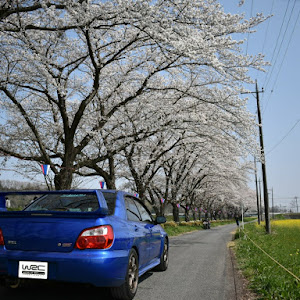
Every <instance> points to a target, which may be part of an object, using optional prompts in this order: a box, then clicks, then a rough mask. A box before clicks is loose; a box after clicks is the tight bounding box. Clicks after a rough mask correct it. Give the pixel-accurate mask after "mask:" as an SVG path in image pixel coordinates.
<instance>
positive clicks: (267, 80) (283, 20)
mask: <svg viewBox="0 0 300 300" xmlns="http://www.w3.org/2000/svg"><path fill="white" fill-rule="evenodd" d="M295 1H296V0H295ZM289 5H290V0H289V1H288V3H287V5H286V9H285V13H284V16H283V19H282V22H281V26H280V30H279V33H278V36H277V40H276V44H275V47H274V50H273V53H272V58H271V65H272V67H271V71H270V72H269V73H268V74H269V76H267V77H266V80H265V82H264V84H263V86H264V87H265V88H266V87H267V85H268V84H269V81H270V79H271V77H272V73H273V70H274V66H275V63H276V62H275V63H274V64H273V60H274V56H275V52H276V50H277V46H278V42H279V39H280V36H281V32H282V29H283V25H284V23H285V19H286V15H287V12H288V8H289ZM291 13H292V11H291ZM283 39H284V36H283ZM279 52H280V49H279V51H278V53H279Z"/></svg>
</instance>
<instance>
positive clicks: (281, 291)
mask: <svg viewBox="0 0 300 300" xmlns="http://www.w3.org/2000/svg"><path fill="white" fill-rule="evenodd" d="M263 225H264V224H262V225H258V224H257V223H250V224H246V226H245V233H246V235H247V236H248V237H249V238H250V239H251V240H252V241H253V242H254V243H256V244H257V245H258V246H259V247H261V248H262V249H263V250H264V251H266V252H267V253H268V254H269V255H270V256H271V257H273V258H274V259H275V260H276V261H278V262H279V263H280V264H281V265H283V266H284V267H285V268H287V269H288V270H289V271H290V272H292V273H293V274H295V275H296V276H297V277H298V278H299V277H300V220H275V221H272V222H271V231H272V234H266V233H265V227H264V226H263ZM253 242H251V241H250V240H249V239H248V238H247V237H245V234H244V233H241V235H240V238H239V239H238V240H236V256H237V260H238V264H239V267H240V268H241V269H242V271H243V273H244V275H245V276H246V278H247V279H248V280H249V282H250V288H252V289H253V290H254V291H255V292H256V293H257V294H258V295H260V297H261V298H260V299H289V300H292V299H295V300H296V299H300V282H299V281H298V280H297V279H296V278H295V277H293V276H292V275H291V274H289V273H288V272H287V271H286V270H284V269H283V268H282V267H280V266H279V265H278V264H276V263H275V262H274V261H273V260H272V259H271V258H269V257H268V256H267V255H266V254H264V253H263V252H262V251H261V250H260V249H259V248H258V247H257V246H255V245H254V243H253Z"/></svg>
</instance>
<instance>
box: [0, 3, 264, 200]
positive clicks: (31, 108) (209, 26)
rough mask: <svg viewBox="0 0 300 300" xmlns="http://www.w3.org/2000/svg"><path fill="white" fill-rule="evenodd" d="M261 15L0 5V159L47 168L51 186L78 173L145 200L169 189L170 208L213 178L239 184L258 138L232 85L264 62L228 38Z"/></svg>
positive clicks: (208, 9)
mask: <svg viewBox="0 0 300 300" xmlns="http://www.w3.org/2000/svg"><path fill="white" fill-rule="evenodd" d="M264 20H265V17H263V16H262V15H259V14H258V15H257V16H256V17H253V18H251V19H250V20H246V19H245V18H244V16H243V15H232V14H228V13H225V12H224V10H223V8H222V6H221V5H220V4H219V3H218V2H217V1H215V0H205V1H204V0H192V1H191V0H180V1H179V0H174V1H166V0H158V1H150V0H126V1H125V0H123V1H122V0H111V1H101V0H91V1H88V0H81V1H80V0H76V1H75V0H64V1H62V0H53V1H48V0H37V1H33V0H32V1H31V0H15V1H14V0H12V1H9V2H6V3H5V4H3V5H1V7H0V45H1V47H0V95H1V97H0V105H1V116H2V120H3V121H2V122H1V123H0V155H1V156H2V157H4V158H8V157H14V158H17V159H19V161H20V162H21V166H22V167H23V168H24V169H25V170H27V171H30V172H34V171H35V170H36V168H37V165H38V164H48V165H50V168H51V172H52V173H51V174H53V184H54V186H55V188H56V189H69V188H71V187H72V182H73V178H74V175H76V174H77V175H79V176H101V177H103V178H104V180H105V181H106V183H107V186H108V187H109V188H115V185H116V179H117V178H123V179H124V180H126V182H128V184H129V185H130V187H131V188H132V189H133V190H135V191H137V192H138V193H140V194H141V195H142V197H145V198H147V199H148V200H149V199H151V198H153V197H154V195H156V196H157V195H158V194H159V193H164V194H166V193H167V194H168V195H172V197H173V198H172V201H173V202H174V203H176V201H177V197H178V196H179V195H181V197H182V195H186V196H187V195H192V193H193V192H194V191H196V190H198V194H197V197H201V195H202V196H203V195H204V194H203V193H202V191H203V189H205V187H206V190H207V189H208V186H209V182H213V180H211V178H215V179H214V181H215V182H218V183H219V184H221V183H223V186H224V185H225V186H227V187H229V185H228V184H227V183H228V182H229V181H230V182H231V184H235V183H233V181H234V180H231V179H232V178H238V177H239V178H242V180H241V181H244V177H245V173H246V172H245V169H244V166H245V164H244V163H243V160H245V159H246V158H247V155H248V154H249V153H251V152H252V153H254V152H256V151H257V145H256V142H255V134H256V123H255V119H254V117H253V116H252V115H251V114H250V113H249V112H248V110H247V106H246V101H245V100H242V99H241V98H240V92H241V91H242V90H243V86H242V84H243V83H245V82H251V78H250V77H249V73H248V72H249V69H251V68H255V69H258V70H261V69H262V68H263V66H264V64H265V62H264V61H263V57H262V55H257V56H249V55H244V54H243V53H242V51H241V49H240V45H241V44H242V43H243V40H237V39H234V38H233V37H234V36H237V35H236V34H242V33H247V32H251V30H252V29H253V28H254V27H255V26H256V25H258V24H259V23H261V22H263V21H264ZM3 161H5V159H4V160H3ZM184 166H185V167H184ZM226 177H227V178H226ZM176 178H177V179H176ZM230 178H231V179H230ZM223 179H224V180H225V179H226V180H227V181H224V180H223ZM176 180H179V181H180V182H181V184H183V185H184V186H185V188H186V189H185V190H181V192H180V193H179V191H177V193H175V190H176V188H175V186H174V184H175V182H176ZM226 182H227V183H226ZM178 184H179V183H178ZM239 184H240V183H236V184H235V186H238V185H239ZM221 185H222V184H221ZM188 186H189V188H188ZM213 186H214V188H216V186H215V185H213ZM174 189H175V190H174ZM177 189H178V188H177ZM209 189H210V188H209ZM221 190H222V188H221ZM231 190H233V189H231ZM159 191H160V192H159ZM163 191H164V192H163ZM155 193H156V194H155ZM201 193H202V194H201ZM170 197H171V196H170ZM174 197H175V198H174ZM224 197H225V196H224ZM149 201H150V200H149ZM170 201H171V198H170Z"/></svg>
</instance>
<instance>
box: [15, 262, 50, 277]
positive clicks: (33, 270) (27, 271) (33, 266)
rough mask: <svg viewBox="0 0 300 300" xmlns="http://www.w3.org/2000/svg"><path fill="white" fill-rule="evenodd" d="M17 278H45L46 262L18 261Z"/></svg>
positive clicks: (46, 275) (46, 274)
mask: <svg viewBox="0 0 300 300" xmlns="http://www.w3.org/2000/svg"><path fill="white" fill-rule="evenodd" d="M18 275H19V278H31V279H47V278H48V263H47V262H41V261H19V274H18Z"/></svg>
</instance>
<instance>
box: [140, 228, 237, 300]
mask: <svg viewBox="0 0 300 300" xmlns="http://www.w3.org/2000/svg"><path fill="white" fill-rule="evenodd" d="M235 228H236V226H235V225H228V226H220V227H216V228H212V229H211V230H202V231H197V232H194V233H191V234H186V235H181V236H179V237H175V238H171V239H170V263H169V268H168V270H167V271H166V272H162V273H158V272H153V273H151V272H149V273H148V274H146V276H145V279H144V278H142V279H141V280H142V282H140V285H139V289H138V292H137V295H136V298H135V299H137V300H152V299H153V300H158V299H163V300H183V299H189V300H198V299H210V300H222V299H223V300H229V299H230V300H231V299H235V289H234V279H233V276H232V273H231V272H232V268H231V260H230V256H229V251H228V248H227V243H228V242H229V241H230V240H231V236H232V235H231V233H230V232H232V231H233V230H234V229H235ZM146 277H148V278H146Z"/></svg>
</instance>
